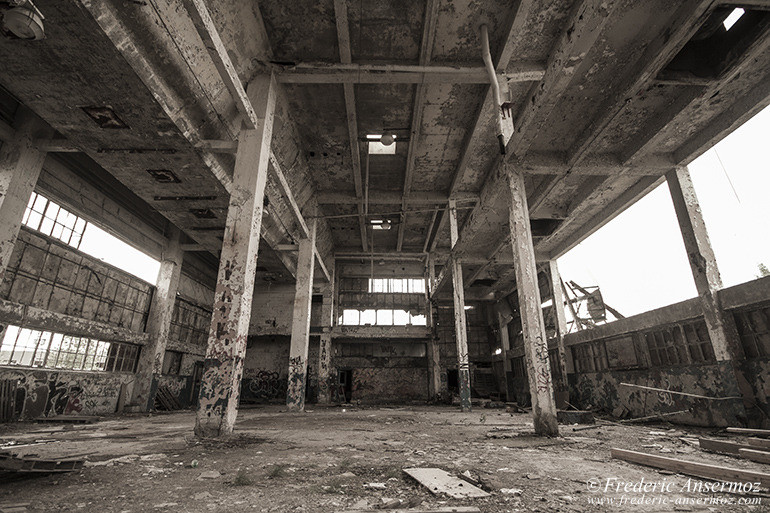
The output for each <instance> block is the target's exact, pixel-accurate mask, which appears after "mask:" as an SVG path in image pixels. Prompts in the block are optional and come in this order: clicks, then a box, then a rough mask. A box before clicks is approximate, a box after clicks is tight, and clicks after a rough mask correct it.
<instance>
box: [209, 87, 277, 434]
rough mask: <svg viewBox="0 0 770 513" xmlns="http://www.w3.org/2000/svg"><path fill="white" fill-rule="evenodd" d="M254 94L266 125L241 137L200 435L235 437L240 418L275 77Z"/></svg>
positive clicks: (243, 130)
mask: <svg viewBox="0 0 770 513" xmlns="http://www.w3.org/2000/svg"><path fill="white" fill-rule="evenodd" d="M248 95H249V98H250V100H251V103H252V105H253V106H254V111H255V112H256V115H257V117H258V118H259V121H260V123H259V126H258V127H257V128H255V129H247V128H245V127H242V128H241V132H240V134H239V135H238V151H237V153H236V155H235V171H234V172H233V183H232V188H231V191H230V205H229V207H228V210H227V221H226V225H225V233H224V240H223V241H222V252H221V255H220V258H219V273H218V275H217V286H216V290H215V295H214V308H213V314H212V316H211V328H210V331H209V341H208V348H207V349H206V360H205V363H204V371H203V378H202V381H201V392H200V401H199V403H198V413H197V417H196V420H195V434H196V435H198V436H226V435H229V434H230V433H232V431H233V426H234V425H235V418H236V415H237V414H238V400H239V399H240V386H241V376H242V374H243V358H244V356H245V354H246V341H247V337H248V333H249V320H250V318H251V301H252V297H253V294H254V276H255V274H256V271H257V251H258V250H259V238H260V231H261V228H262V212H263V209H264V199H265V184H266V183H267V172H268V163H269V158H270V141H271V139H272V132H273V118H274V115H275V95H276V82H275V78H274V77H273V76H269V77H268V76H259V77H257V78H255V79H254V80H253V81H252V82H251V84H249V88H248Z"/></svg>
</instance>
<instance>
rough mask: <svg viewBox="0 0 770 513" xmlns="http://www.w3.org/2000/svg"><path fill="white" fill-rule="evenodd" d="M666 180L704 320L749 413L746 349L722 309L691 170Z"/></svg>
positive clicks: (719, 280) (720, 360) (677, 172)
mask: <svg viewBox="0 0 770 513" xmlns="http://www.w3.org/2000/svg"><path fill="white" fill-rule="evenodd" d="M666 181H667V182H668V188H669V191H670V193H671V200H672V202H673V204H674V211H675V212H676V218H677V221H678V222H679V229H680V230H681V232H682V240H683V241H684V247H685V250H686V251H687V259H688V260H689V262H690V269H691V270H692V276H693V280H694V281H695V288H696V290H697V291H698V295H699V296H700V298H701V305H702V308H703V317H704V318H705V321H706V328H707V329H708V333H709V338H710V339H711V344H712V346H713V348H714V355H715V357H716V360H717V362H718V363H719V364H721V365H723V366H725V367H727V368H726V369H725V370H726V371H728V372H726V373H724V374H725V375H730V374H732V376H733V377H734V379H735V386H736V387H737V390H738V391H740V393H741V395H742V396H743V398H744V408H745V410H746V411H750V410H751V409H752V408H753V404H754V393H753V391H752V388H751V386H750V385H749V383H748V382H747V381H746V378H745V377H744V376H743V373H742V372H741V371H740V370H739V368H738V365H737V364H736V362H737V361H739V360H742V359H743V357H744V354H743V347H742V346H741V344H740V342H739V337H738V333H737V331H736V328H735V324H734V321H733V319H732V317H731V316H730V314H729V313H726V312H724V311H723V310H722V306H721V304H720V301H719V295H718V291H719V290H720V289H721V288H722V277H721V275H720V274H719V268H718V267H717V261H716V257H715V256H714V250H713V249H712V248H711V241H710V240H709V236H708V231H707V230H706V224H705V222H704V220H703V213H702V212H701V209H700V203H699V202H698V196H697V195H696V194H695V187H694V186H693V183H692V178H691V177H690V171H689V169H688V168H687V167H678V168H676V169H673V170H671V171H669V172H668V173H666ZM742 413H745V412H742Z"/></svg>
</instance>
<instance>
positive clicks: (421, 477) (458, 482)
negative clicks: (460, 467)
mask: <svg viewBox="0 0 770 513" xmlns="http://www.w3.org/2000/svg"><path fill="white" fill-rule="evenodd" d="M404 472H405V473H406V474H407V475H409V476H411V477H413V478H414V479H415V480H417V482H419V483H420V484H421V485H423V486H424V487H426V488H427V489H428V490H430V491H431V492H432V493H433V494H435V495H440V494H442V493H443V494H446V495H448V496H450V497H452V498H454V499H465V498H468V497H489V494H488V493H487V492H485V491H484V490H482V489H481V488H478V487H476V486H473V485H472V484H470V483H469V482H468V481H465V480H462V479H460V478H457V477H455V476H453V475H451V474H449V473H448V472H446V471H444V470H441V469H439V468H405V469H404Z"/></svg>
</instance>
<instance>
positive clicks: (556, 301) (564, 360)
mask: <svg viewBox="0 0 770 513" xmlns="http://www.w3.org/2000/svg"><path fill="white" fill-rule="evenodd" d="M548 270H549V272H548V276H549V277H550V279H551V283H550V285H551V300H552V301H553V313H554V319H555V321H556V347H557V348H558V350H559V366H560V367H561V375H562V382H561V385H562V389H563V390H564V391H566V392H567V397H566V399H565V401H569V381H568V379H567V374H568V373H572V372H574V369H573V368H572V358H571V357H570V355H569V354H567V348H566V347H565V346H564V335H566V334H567V315H566V314H565V313H564V295H563V294H562V291H561V275H560V274H559V266H558V265H557V264H556V260H549V261H548Z"/></svg>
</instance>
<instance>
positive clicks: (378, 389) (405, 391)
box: [352, 367, 428, 402]
mask: <svg viewBox="0 0 770 513" xmlns="http://www.w3.org/2000/svg"><path fill="white" fill-rule="evenodd" d="M352 390H353V393H352V400H354V401H363V402H367V401H371V402H387V401H404V400H426V399H427V398H428V397H427V394H428V370H427V369H422V368H374V367H372V368H364V369H354V370H353V384H352Z"/></svg>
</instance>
